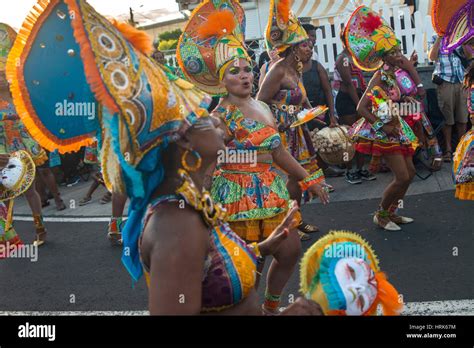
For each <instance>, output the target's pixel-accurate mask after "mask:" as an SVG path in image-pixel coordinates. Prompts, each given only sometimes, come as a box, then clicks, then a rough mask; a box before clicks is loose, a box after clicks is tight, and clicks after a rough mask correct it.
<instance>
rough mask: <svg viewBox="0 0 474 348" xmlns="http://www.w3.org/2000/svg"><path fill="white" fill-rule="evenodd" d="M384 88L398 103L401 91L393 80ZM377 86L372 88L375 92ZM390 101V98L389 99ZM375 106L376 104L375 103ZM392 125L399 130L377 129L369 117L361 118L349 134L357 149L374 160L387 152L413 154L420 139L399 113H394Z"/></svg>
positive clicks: (404, 154) (374, 106)
mask: <svg viewBox="0 0 474 348" xmlns="http://www.w3.org/2000/svg"><path fill="white" fill-rule="evenodd" d="M383 85H384V86H383V90H384V91H385V92H386V94H387V96H389V98H390V99H391V100H392V101H393V102H394V103H397V102H399V101H400V98H401V96H402V95H401V91H400V89H399V87H398V86H397V84H396V81H393V83H392V84H390V85H388V84H386V83H384V84H383ZM374 91H375V88H374V89H372V93H374ZM387 101H388V100H387ZM373 108H374V109H375V108H376V105H375V104H374V103H373ZM390 124H391V125H395V127H396V128H397V130H398V132H397V133H396V134H390V135H388V134H386V133H385V132H384V131H383V129H382V128H379V129H376V128H375V127H374V125H372V124H371V123H370V122H369V121H368V120H367V119H365V118H361V119H360V120H358V121H357V122H356V123H354V125H353V126H352V127H351V128H350V129H349V132H348V135H349V136H350V137H351V139H352V140H353V141H354V142H355V143H356V144H355V149H356V151H358V152H360V153H363V154H368V155H372V156H373V161H374V159H375V161H377V160H376V159H379V158H380V156H383V155H386V154H402V155H403V156H413V154H414V153H415V150H416V148H417V146H418V141H417V138H416V136H415V134H414V133H413V130H412V129H411V128H410V126H409V125H408V124H407V123H406V122H405V121H404V120H403V118H402V117H400V116H398V115H397V114H393V115H392V121H391V122H390Z"/></svg>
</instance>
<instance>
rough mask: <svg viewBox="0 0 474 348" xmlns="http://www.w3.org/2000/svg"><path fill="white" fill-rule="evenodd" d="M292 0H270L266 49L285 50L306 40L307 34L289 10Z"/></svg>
mask: <svg viewBox="0 0 474 348" xmlns="http://www.w3.org/2000/svg"><path fill="white" fill-rule="evenodd" d="M291 4H292V0H270V11H269V17H268V23H267V28H266V30H265V43H266V45H267V50H268V51H271V50H273V49H277V50H278V52H283V51H285V50H286V49H287V48H288V47H290V46H292V45H296V44H299V43H301V42H303V41H306V40H308V35H307V34H306V31H305V30H304V28H303V26H302V25H301V23H300V22H299V21H298V18H297V17H296V16H295V15H294V13H293V12H292V11H291Z"/></svg>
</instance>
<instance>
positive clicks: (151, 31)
mask: <svg viewBox="0 0 474 348" xmlns="http://www.w3.org/2000/svg"><path fill="white" fill-rule="evenodd" d="M185 25H186V20H183V21H182V22H180V23H173V24H165V25H163V26H157V27H156V28H150V29H144V31H145V32H146V33H147V34H148V35H150V36H151V37H152V38H153V39H156V38H158V35H160V34H162V33H164V32H166V31H173V30H176V29H181V30H184V26H185Z"/></svg>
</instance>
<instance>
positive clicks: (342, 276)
mask: <svg viewBox="0 0 474 348" xmlns="http://www.w3.org/2000/svg"><path fill="white" fill-rule="evenodd" d="M334 271H335V274H336V279H337V281H338V283H339V286H340V287H341V289H342V292H343V293H344V297H345V299H346V307H347V308H346V314H347V315H362V314H363V313H365V312H366V311H367V310H368V309H369V308H370V306H372V304H373V303H374V301H375V298H376V297H377V282H376V281H375V274H374V272H373V271H372V269H371V268H370V266H369V265H368V264H367V262H365V261H364V260H362V259H359V258H345V259H341V260H339V261H338V262H337V264H336V267H335V270H334Z"/></svg>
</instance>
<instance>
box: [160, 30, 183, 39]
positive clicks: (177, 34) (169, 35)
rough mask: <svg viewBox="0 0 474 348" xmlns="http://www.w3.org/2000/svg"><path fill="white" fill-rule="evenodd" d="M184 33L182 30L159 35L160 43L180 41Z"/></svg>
mask: <svg viewBox="0 0 474 348" xmlns="http://www.w3.org/2000/svg"><path fill="white" fill-rule="evenodd" d="M182 33H183V32H182V31H181V29H176V30H173V31H165V32H164V33H161V34H160V35H158V39H159V40H160V41H169V40H179V37H180V36H181V34H182Z"/></svg>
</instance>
